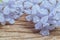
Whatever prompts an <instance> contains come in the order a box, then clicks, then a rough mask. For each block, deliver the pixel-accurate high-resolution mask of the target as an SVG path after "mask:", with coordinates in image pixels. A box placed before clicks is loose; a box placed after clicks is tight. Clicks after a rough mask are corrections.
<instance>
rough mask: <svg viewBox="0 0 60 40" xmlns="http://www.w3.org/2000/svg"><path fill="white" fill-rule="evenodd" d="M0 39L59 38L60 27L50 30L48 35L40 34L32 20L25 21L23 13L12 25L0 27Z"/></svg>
mask: <svg viewBox="0 0 60 40" xmlns="http://www.w3.org/2000/svg"><path fill="white" fill-rule="evenodd" d="M0 26H1V25H0ZM0 40H60V29H59V28H57V29H55V30H53V31H51V34H50V36H45V37H43V36H41V35H40V34H39V33H38V32H37V31H36V30H35V29H34V24H33V23H32V22H27V21H25V15H24V16H23V17H21V18H20V19H19V20H18V21H16V23H15V24H14V25H5V26H1V27H0Z"/></svg>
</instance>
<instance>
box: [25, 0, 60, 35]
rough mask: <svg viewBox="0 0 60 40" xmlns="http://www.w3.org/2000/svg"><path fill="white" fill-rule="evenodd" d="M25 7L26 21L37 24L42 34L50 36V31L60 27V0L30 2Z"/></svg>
mask: <svg viewBox="0 0 60 40" xmlns="http://www.w3.org/2000/svg"><path fill="white" fill-rule="evenodd" d="M25 6H26V10H25V12H26V13H27V14H28V16H26V20H27V21H32V22H33V23H35V29H36V30H40V34H42V35H49V34H50V33H49V31H50V30H53V29H55V28H56V27H57V26H60V1H59V0H30V1H26V2H25Z"/></svg>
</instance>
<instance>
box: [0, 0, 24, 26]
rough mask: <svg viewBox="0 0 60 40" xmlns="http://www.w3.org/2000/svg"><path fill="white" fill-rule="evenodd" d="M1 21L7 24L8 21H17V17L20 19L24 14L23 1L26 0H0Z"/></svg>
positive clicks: (12, 22) (11, 22)
mask: <svg viewBox="0 0 60 40" xmlns="http://www.w3.org/2000/svg"><path fill="white" fill-rule="evenodd" d="M0 1H1V2H0V23H1V24H2V25H5V24H6V22H8V23H10V24H14V23H15V19H18V18H19V17H20V16H21V15H22V14H23V10H24V9H23V2H24V0H22V1H21V0H0Z"/></svg>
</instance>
